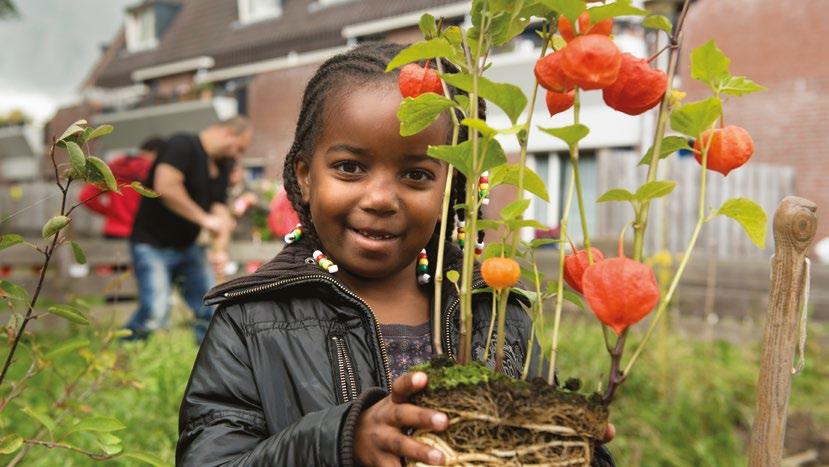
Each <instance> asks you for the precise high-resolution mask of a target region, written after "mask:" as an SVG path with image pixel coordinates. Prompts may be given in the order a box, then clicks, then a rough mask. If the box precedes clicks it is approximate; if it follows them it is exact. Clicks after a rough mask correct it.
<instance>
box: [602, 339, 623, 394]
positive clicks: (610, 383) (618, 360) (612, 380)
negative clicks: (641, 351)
mask: <svg viewBox="0 0 829 467" xmlns="http://www.w3.org/2000/svg"><path fill="white" fill-rule="evenodd" d="M628 329H630V328H626V329H625V330H624V331H622V334H620V335H619V338H618V339H616V345H615V346H613V350H612V351H611V352H610V374H609V375H608V377H607V389H606V390H605V393H604V396H603V397H602V402H604V403H605V404H610V402H611V401H612V400H613V395H614V394H615V393H616V389H617V388H618V387H619V385H620V384H622V383H623V382H624V381H625V378H626V377H627V373H622V372H621V371H619V368H621V366H622V354H624V352H625V341H626V340H627V335H628Z"/></svg>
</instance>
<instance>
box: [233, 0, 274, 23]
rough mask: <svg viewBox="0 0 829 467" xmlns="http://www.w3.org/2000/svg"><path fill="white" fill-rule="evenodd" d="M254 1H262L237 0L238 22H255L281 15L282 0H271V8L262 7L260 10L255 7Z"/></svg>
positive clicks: (258, 0) (260, 0)
mask: <svg viewBox="0 0 829 467" xmlns="http://www.w3.org/2000/svg"><path fill="white" fill-rule="evenodd" d="M256 2H262V0H237V2H236V5H237V7H238V9H239V23H241V24H248V23H255V22H258V21H264V20H268V19H273V18H278V17H280V16H282V0H273V3H274V6H273V8H272V9H269V8H264V9H260V10H256V9H255V7H254V5H255V4H256Z"/></svg>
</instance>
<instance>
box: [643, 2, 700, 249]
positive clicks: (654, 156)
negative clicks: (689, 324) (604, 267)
mask: <svg viewBox="0 0 829 467" xmlns="http://www.w3.org/2000/svg"><path fill="white" fill-rule="evenodd" d="M688 4H689V0H685V1H684V3H683V5H682V13H680V16H679V21H677V24H676V26H675V27H674V31H673V35H672V36H671V39H670V41H671V53H670V55H669V58H668V85H667V87H666V91H665V95H664V96H663V97H662V102H661V103H660V104H659V117H658V119H657V124H656V133H655V134H654V137H653V146H652V151H651V161H650V164H649V165H648V176H647V179H646V182H652V181H654V180H656V175H657V169H658V168H659V161H660V160H661V157H660V156H659V153H660V152H661V151H662V138H663V137H664V136H665V129H666V127H667V124H668V114H669V111H670V109H669V104H670V101H671V96H670V93H671V88H672V85H673V81H674V76H675V75H676V68H677V64H678V63H679V38H680V34H681V31H682V25H683V23H684V22H685V16H686V14H687V13H688ZM650 204H651V200H649V199H646V200H644V201H642V203H641V207H640V209H639V210H638V211H637V212H636V222H635V223H634V224H633V259H635V260H636V261H642V254H643V253H644V248H645V231H646V230H647V227H648V212H649V210H650Z"/></svg>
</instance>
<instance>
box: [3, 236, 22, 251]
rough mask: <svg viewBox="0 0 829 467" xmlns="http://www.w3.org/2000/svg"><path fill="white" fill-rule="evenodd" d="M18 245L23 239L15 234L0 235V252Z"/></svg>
mask: <svg viewBox="0 0 829 467" xmlns="http://www.w3.org/2000/svg"><path fill="white" fill-rule="evenodd" d="M18 243H23V237H21V236H20V235H17V234H5V235H0V251H2V250H5V249H6V248H8V247H11V246H14V245H17V244H18Z"/></svg>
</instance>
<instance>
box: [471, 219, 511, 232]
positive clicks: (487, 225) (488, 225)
mask: <svg viewBox="0 0 829 467" xmlns="http://www.w3.org/2000/svg"><path fill="white" fill-rule="evenodd" d="M503 224H504V222H503V221H500V220H497V219H478V222H476V223H475V227H476V228H477V229H478V230H494V231H498V230H499V229H500V228H501V226H502V225H503Z"/></svg>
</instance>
